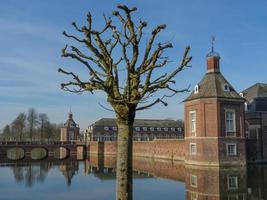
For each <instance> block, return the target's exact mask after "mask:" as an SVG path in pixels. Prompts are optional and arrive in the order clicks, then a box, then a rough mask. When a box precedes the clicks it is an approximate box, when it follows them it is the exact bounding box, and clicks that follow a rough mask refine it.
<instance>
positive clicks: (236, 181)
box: [227, 175, 238, 190]
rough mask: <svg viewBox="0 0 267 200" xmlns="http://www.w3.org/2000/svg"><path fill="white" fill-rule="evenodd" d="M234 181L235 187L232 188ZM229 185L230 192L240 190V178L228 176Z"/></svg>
mask: <svg viewBox="0 0 267 200" xmlns="http://www.w3.org/2000/svg"><path fill="white" fill-rule="evenodd" d="M231 180H233V181H234V184H235V186H231V184H230V181H231ZM227 185H228V189H229V190H236V189H238V176H234V175H229V176H227Z"/></svg>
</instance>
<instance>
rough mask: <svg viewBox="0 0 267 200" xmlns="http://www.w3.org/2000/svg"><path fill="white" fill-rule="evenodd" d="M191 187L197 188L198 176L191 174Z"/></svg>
mask: <svg viewBox="0 0 267 200" xmlns="http://www.w3.org/2000/svg"><path fill="white" fill-rule="evenodd" d="M190 185H191V187H195V188H196V187H197V176H196V175H192V174H190Z"/></svg>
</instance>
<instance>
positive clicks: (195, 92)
mask: <svg viewBox="0 0 267 200" xmlns="http://www.w3.org/2000/svg"><path fill="white" fill-rule="evenodd" d="M198 93H199V85H196V86H195V88H194V94H198Z"/></svg>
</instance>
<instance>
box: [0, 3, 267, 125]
mask: <svg viewBox="0 0 267 200" xmlns="http://www.w3.org/2000/svg"><path fill="white" fill-rule="evenodd" d="M117 3H125V4H127V5H130V6H136V7H138V12H137V13H136V15H135V16H136V19H137V20H138V19H139V18H141V19H143V20H146V21H148V25H149V26H148V31H147V32H146V36H145V37H148V34H149V30H151V29H152V28H153V27H154V26H156V25H157V24H162V23H165V24H167V29H166V30H165V31H164V32H162V34H161V37H160V40H161V41H169V40H170V41H171V42H172V43H173V45H174V48H173V49H172V50H170V51H168V52H167V54H168V55H169V56H170V58H171V60H172V61H174V62H173V63H172V65H175V62H176V63H177V62H178V61H179V58H180V57H181V54H182V52H183V49H184V47H185V46H186V45H188V44H189V45H191V51H190V54H191V55H192V56H193V60H192V62H191V65H192V68H190V69H188V70H186V71H184V72H182V73H181V74H179V75H178V76H177V78H176V80H177V86H178V87H179V88H184V87H187V86H188V85H191V88H193V86H194V85H195V84H197V82H198V81H199V80H200V79H201V78H202V76H203V75H204V73H205V71H206V60H205V55H206V54H207V53H208V52H209V51H210V46H211V42H210V40H211V35H215V36H216V44H215V49H216V51H217V52H219V53H220V55H221V71H222V73H223V74H224V75H225V77H226V78H227V79H228V81H230V83H231V84H232V85H233V86H234V87H235V89H236V90H237V91H241V90H243V89H245V88H247V87H249V86H250V85H252V84H254V83H256V82H267V76H266V74H267V56H266V55H267V37H266V35H267V26H266V19H267V12H266V11H267V2H266V1H265V0H257V1H251V0H235V1H233V0H224V1H222V0H168V1H159V0H146V1H141V0H135V1H113V0H109V1H106V0H97V1H96V0H75V1H73V0H61V1H55V0H46V1H42V0H20V1H18V0H9V1H2V2H1V6H0V129H1V127H3V126H4V125H5V124H6V123H10V122H11V121H12V120H13V119H14V118H15V117H16V115H17V113H19V112H27V110H28V108H29V107H35V108H36V109H37V111H38V112H45V113H47V114H48V115H49V117H50V120H51V121H54V122H57V123H59V122H63V121H65V119H66V115H67V113H68V111H69V108H70V107H71V109H72V111H73V113H74V117H75V120H76V121H77V122H78V123H79V124H80V126H81V127H82V128H85V127H86V126H87V125H89V124H90V123H92V122H94V121H96V120H97V119H99V118H101V117H113V113H112V112H109V111H106V110H104V109H103V108H101V107H100V106H99V105H98V102H100V103H102V104H104V105H106V103H105V102H106V100H105V96H104V95H103V94H101V93H96V94H95V95H91V94H83V95H75V94H70V93H66V92H63V91H61V90H60V87H59V85H60V83H61V82H62V81H64V80H67V79H66V77H65V76H63V75H61V74H59V73H57V68H58V67H61V66H65V67H66V68H67V69H74V70H77V72H78V73H82V74H83V73H84V70H82V66H80V65H78V64H77V63H73V62H71V61H70V60H68V59H63V58H61V57H60V50H61V49H62V47H63V46H64V45H65V44H66V43H68V44H70V43H71V41H70V40H68V39H66V38H64V36H63V35H62V31H63V30H67V31H70V32H71V31H72V26H71V25H70V24H71V22H72V21H76V22H77V24H80V25H83V24H84V23H85V21H86V13H87V12H88V11H90V12H91V13H92V15H93V20H94V25H95V26H96V27H101V25H102V24H103V20H102V14H103V13H106V14H107V15H108V16H110V15H111V13H112V10H113V9H114V8H115V7H116V4H117ZM82 76H84V74H83V75H82ZM187 95H189V94H188V93H186V94H181V95H178V96H176V97H174V98H172V99H169V100H168V103H169V106H168V107H163V106H161V105H158V106H156V107H154V108H152V109H150V110H147V111H145V112H141V113H138V115H137V117H139V118H173V119H178V118H183V104H182V103H181V102H182V101H183V99H184V98H185V97H186V96H187Z"/></svg>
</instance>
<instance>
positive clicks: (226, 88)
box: [223, 84, 230, 92]
mask: <svg viewBox="0 0 267 200" xmlns="http://www.w3.org/2000/svg"><path fill="white" fill-rule="evenodd" d="M223 90H224V91H225V92H229V91H230V87H229V85H228V84H224V86H223Z"/></svg>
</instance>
